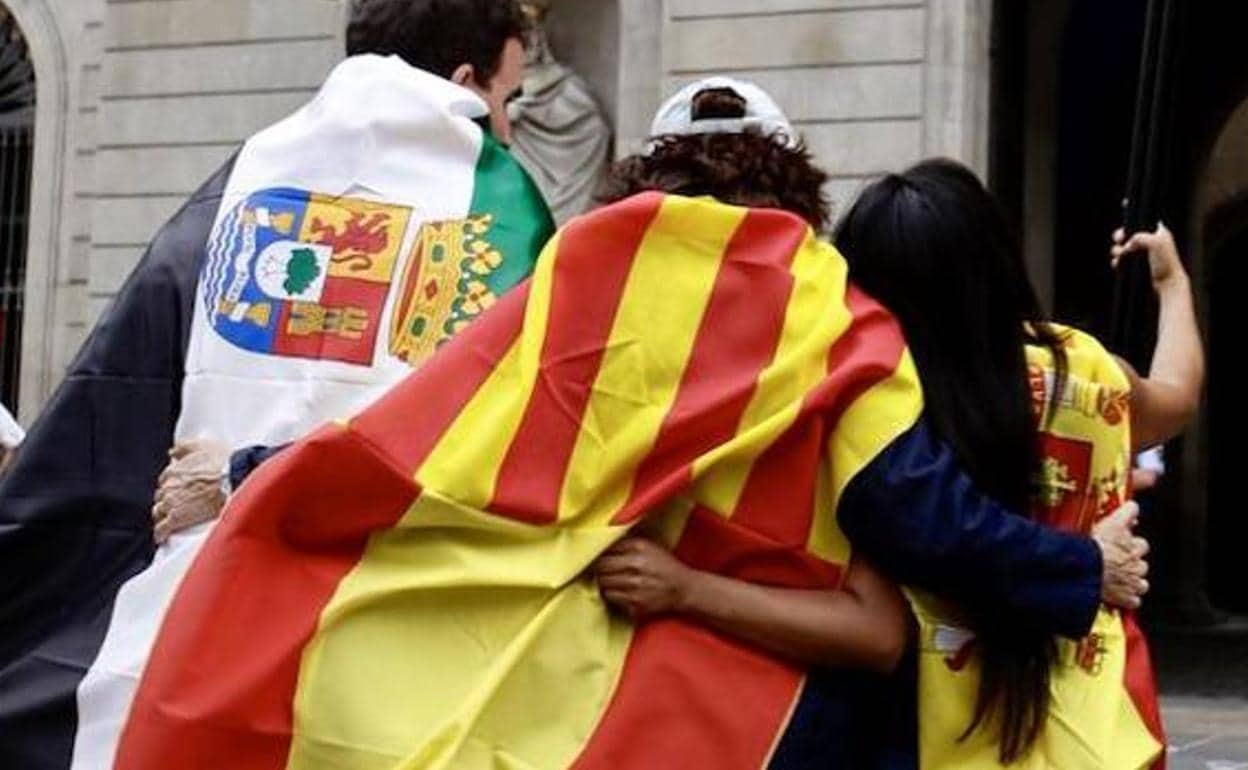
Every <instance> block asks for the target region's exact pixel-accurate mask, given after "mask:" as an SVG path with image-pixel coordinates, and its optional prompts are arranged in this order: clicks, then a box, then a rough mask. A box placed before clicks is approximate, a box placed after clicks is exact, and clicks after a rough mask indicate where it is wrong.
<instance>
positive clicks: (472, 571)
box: [116, 193, 922, 770]
mask: <svg viewBox="0 0 1248 770" xmlns="http://www.w3.org/2000/svg"><path fill="white" fill-rule="evenodd" d="M921 408H922V403H921V394H920V389H919V385H918V380H917V377H916V374H915V370H914V366H913V364H912V362H911V359H910V356H909V354H908V352H907V351H906V348H905V345H904V342H903V339H902V336H901V333H900V330H899V327H898V325H897V323H896V322H895V321H894V319H893V318H892V317H891V316H890V315H889V314H888V313H887V312H886V311H885V310H884V309H883V308H882V307H881V306H879V305H878V304H876V303H875V302H874V301H872V300H871V299H870V298H868V297H866V296H865V295H863V294H862V293H860V292H859V291H857V290H856V289H855V288H853V287H852V286H850V285H848V283H847V280H846V264H845V261H844V260H843V259H842V258H841V256H840V255H839V254H838V253H837V252H836V250H835V249H833V248H832V247H831V246H829V245H827V244H826V243H823V242H820V241H819V240H818V239H817V237H816V235H815V234H814V233H813V232H812V231H811V229H810V228H809V227H808V226H806V225H805V223H804V222H802V220H800V219H798V218H797V217H795V216H792V215H790V214H787V213H784V212H780V211H774V210H764V209H746V208H738V207H732V206H727V205H723V204H721V203H718V202H715V201H713V200H711V199H706V198H699V199H691V198H682V197H677V196H663V195H660V194H656V193H647V194H643V195H640V196H637V197H634V198H631V199H628V200H626V201H623V202H621V203H618V204H615V205H613V206H609V207H607V208H604V209H602V210H600V211H598V212H596V213H594V214H591V215H588V216H585V217H581V218H578V219H575V220H573V221H572V222H570V223H569V224H568V225H567V226H566V227H565V228H563V229H562V230H561V231H560V232H559V233H558V234H557V235H556V236H555V238H554V239H553V240H552V241H551V243H550V244H549V245H548V246H547V247H546V249H545V251H544V252H543V254H542V256H541V258H540V259H539V261H538V267H537V271H536V274H535V276H534V278H533V279H532V280H531V282H530V283H528V284H526V285H524V286H522V287H521V288H520V289H518V290H516V291H514V292H512V293H511V294H508V295H507V296H505V297H503V298H502V299H501V300H500V301H499V302H498V304H497V305H495V306H494V308H492V309H491V310H490V311H489V312H487V313H485V314H483V315H482V317H481V318H480V319H479V320H478V321H477V322H476V323H474V324H473V325H472V326H470V327H468V329H466V330H465V331H464V332H463V333H462V334H460V335H458V336H456V337H455V339H454V340H453V341H451V342H450V343H449V344H448V345H447V346H446V347H445V348H443V350H442V351H441V352H440V353H439V354H438V355H436V356H435V357H434V358H433V359H431V360H430V361H429V363H428V364H427V365H426V366H425V367H423V368H422V369H420V370H418V371H417V372H415V373H414V374H412V375H411V376H410V377H409V378H408V379H407V380H405V381H404V382H403V383H402V384H400V385H399V386H397V387H396V388H394V389H393V390H391V391H390V392H389V393H388V394H387V395H386V396H385V397H383V398H382V399H381V400H380V401H379V402H377V403H376V404H374V405H373V406H371V407H370V408H368V409H367V410H365V411H364V412H363V413H361V414H359V415H358V416H357V417H355V418H354V419H351V420H349V421H347V422H345V423H342V424H335V425H329V426H326V427H323V428H321V429H319V430H318V431H317V432H315V433H314V434H312V435H310V436H309V437H307V438H305V439H304V440H303V441H301V442H300V443H298V444H297V445H296V446H295V447H293V448H292V449H291V450H289V451H287V452H284V453H282V454H281V455H279V456H278V457H277V458H275V459H274V460H272V461H271V462H270V463H268V464H266V465H265V466H263V467H262V468H261V469H260V470H259V471H258V472H257V473H256V474H255V475H254V477H253V478H251V479H250V480H249V481H248V482H247V483H246V484H245V485H244V486H243V488H242V489H241V490H240V491H239V493H238V495H237V497H236V498H235V499H234V501H233V502H232V503H231V505H230V506H229V507H228V508H227V510H226V512H225V515H224V519H223V521H222V522H221V524H220V525H219V526H218V527H217V529H216V530H215V531H214V532H213V534H212V536H211V537H210V539H209V541H208V542H207V543H206V545H205V547H204V549H203V550H202V551H201V552H200V554H199V556H198V558H197V560H196V561H195V562H194V564H193V565H192V567H191V569H190V571H189V573H188V574H187V576H186V578H185V580H184V582H183V583H182V585H181V587H180V589H179V591H178V594H177V595H176V597H175V598H174V601H173V604H172V606H171V608H170V610H169V612H168V614H167V615H166V616H165V620H164V623H163V626H162V628H161V631H160V633H159V636H158V639H157V643H156V647H155V649H154V652H153V656H152V659H151V661H150V663H149V664H148V666H147V668H146V670H145V671H144V674H143V678H142V680H141V682H140V684H139V690H138V693H137V696H136V699H135V702H134V704H133V706H132V708H131V711H130V714H129V719H128V721H127V724H126V727H125V730H124V733H123V735H122V739H121V743H120V746H119V749H118V755H117V759H116V766H117V767H119V768H125V769H126V770H150V769H151V768H179V769H180V770H182V769H188V768H227V767H228V768H231V770H262V769H263V770H278V769H279V768H289V769H290V770H304V769H307V768H350V769H351V770H373V769H374V768H376V769H378V770H380V769H381V768H386V769H387V770H395V769H397V768H515V769H517V770H518V769H520V768H526V769H527V768H535V769H536V768H571V767H574V768H579V769H581V770H589V769H590V768H663V767H696V768H703V767H716V768H759V767H764V766H769V765H770V766H773V767H794V766H799V765H800V764H801V763H802V762H806V761H809V760H810V758H811V757H817V756H818V747H817V746H813V747H812V746H811V745H810V743H809V741H811V740H819V739H826V740H843V738H844V736H816V737H815V738H812V736H811V735H810V734H809V730H807V731H806V734H804V735H799V733H802V728H801V726H802V725H807V726H808V725H810V724H817V723H818V715H817V714H816V713H812V712H817V710H818V708H819V698H818V693H817V692H816V688H814V687H812V686H811V681H812V678H811V677H809V676H808V672H807V671H805V670H803V669H801V668H799V667H796V666H794V665H792V664H790V663H788V662H785V661H783V660H780V659H778V658H775V657H772V656H770V655H768V654H765V653H763V652H760V651H758V650H756V649H753V648H751V647H748V646H746V645H743V644H739V643H737V642H735V641H733V640H731V639H729V638H726V637H723V636H720V635H717V634H715V633H713V632H711V631H709V630H707V629H705V628H702V627H699V626H698V625H696V624H693V623H690V622H687V621H684V620H682V619H679V618H675V617H673V618H662V619H658V620H654V621H651V622H648V623H645V624H643V625H641V626H634V625H632V624H631V623H630V622H629V621H628V620H627V619H624V618H621V617H619V616H618V615H615V614H613V613H612V612H610V611H609V610H608V609H607V607H606V606H605V605H604V604H603V602H602V600H601V598H600V597H599V594H598V592H597V589H596V587H595V585H594V583H593V581H592V579H591V578H589V577H587V576H586V568H587V567H588V566H589V565H590V564H591V563H592V562H593V560H594V559H595V557H597V556H598V555H599V554H600V553H602V552H603V550H605V549H606V548H607V547H608V546H609V545H610V544H611V543H613V542H614V541H616V540H617V539H619V538H620V537H622V536H623V535H624V534H625V533H627V532H628V531H629V530H630V529H632V528H634V527H646V528H649V529H650V531H651V532H653V533H655V534H656V536H660V537H665V538H667V539H668V542H669V543H671V544H672V545H673V546H674V548H675V550H676V553H677V554H678V555H679V556H680V557H681V558H682V559H683V560H684V561H686V562H687V563H689V564H692V565H694V566H696V567H698V568H701V569H706V570H714V571H717V572H720V573H722V574H726V575H731V576H735V577H738V578H744V579H748V580H752V581H756V582H762V583H768V584H773V585H779V586H790V587H808V588H826V589H835V588H836V587H837V586H838V585H839V584H840V581H841V579H842V574H843V571H844V568H845V565H846V564H847V562H848V560H849V557H850V548H849V544H848V542H847V541H846V540H845V538H844V536H843V535H842V533H841V530H840V528H839V527H838V525H837V521H836V510H837V503H838V498H839V496H840V494H841V492H842V490H844V489H845V486H846V484H847V483H848V482H849V481H850V480H851V479H852V478H853V477H854V475H855V474H856V473H857V472H858V471H859V470H861V469H862V468H863V466H864V465H865V464H866V463H867V462H869V461H870V460H871V459H872V458H873V457H874V456H876V455H877V454H879V453H880V452H881V451H882V450H883V449H884V448H885V447H886V446H887V445H888V444H889V443H890V442H892V441H893V440H894V439H895V438H897V437H898V436H899V435H901V434H902V433H903V432H905V431H906V430H907V429H908V428H910V427H911V426H912V425H913V424H914V423H915V421H916V420H917V418H918V416H919V413H920V410H921ZM799 739H800V740H802V741H806V743H803V744H802V745H801V746H797V745H796V744H795V743H794V742H795V741H798V740H799Z"/></svg>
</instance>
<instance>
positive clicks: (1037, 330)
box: [836, 160, 1066, 764]
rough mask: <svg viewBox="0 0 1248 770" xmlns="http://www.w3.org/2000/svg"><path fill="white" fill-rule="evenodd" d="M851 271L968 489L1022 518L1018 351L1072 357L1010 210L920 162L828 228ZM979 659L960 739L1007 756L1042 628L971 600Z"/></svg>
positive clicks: (1035, 716)
mask: <svg viewBox="0 0 1248 770" xmlns="http://www.w3.org/2000/svg"><path fill="white" fill-rule="evenodd" d="M836 244H837V247H838V248H839V249H840V250H841V251H842V252H843V253H844V255H845V258H846V260H848V262H849V266H850V277H851V278H852V279H853V280H854V282H855V283H857V284H858V285H859V286H861V287H862V288H863V289H864V290H865V291H867V292H868V293H870V294H871V295H873V296H874V297H875V298H876V299H878V300H879V301H880V302H882V303H884V305H885V306H887V307H888V308H889V309H891V310H892V312H893V313H894V314H895V315H896V316H897V318H898V320H899V321H900V322H901V325H902V328H903V329H904V331H905V334H906V338H907V341H908V342H909V344H910V349H911V352H912V353H913V355H914V359H915V364H916V366H917V367H918V370H919V376H920V379H921V380H922V382H923V395H924V399H925V400H926V415H927V419H928V420H929V421H930V423H931V425H932V426H933V428H934V429H935V431H936V432H937V433H938V434H939V435H940V436H941V437H942V438H943V439H944V440H946V441H947V442H949V444H951V445H952V447H953V449H954V452H955V454H956V456H957V458H958V460H959V462H961V463H962V466H963V467H964V468H965V469H966V470H967V471H968V472H969V473H970V475H971V477H972V478H973V479H974V480H975V483H976V484H977V485H978V486H979V487H980V488H981V489H982V490H983V491H985V492H987V493H989V494H991V495H992V496H994V497H996V498H997V499H998V500H1000V501H1001V502H1003V503H1005V504H1006V505H1008V506H1010V507H1011V508H1012V509H1013V510H1015V511H1018V512H1020V513H1026V512H1027V511H1029V509H1030V504H1031V490H1032V484H1031V480H1032V477H1033V474H1034V473H1035V471H1036V468H1037V464H1038V461H1039V457H1038V441H1037V435H1036V433H1037V423H1036V417H1035V411H1034V409H1033V405H1032V397H1031V391H1030V387H1029V384H1028V370H1027V361H1026V358H1025V352H1024V346H1025V345H1027V344H1032V345H1042V346H1044V347H1047V348H1048V349H1049V350H1050V351H1052V354H1053V357H1054V361H1056V363H1057V367H1056V368H1057V373H1058V376H1057V387H1056V389H1055V390H1054V391H1053V393H1052V394H1051V397H1053V396H1056V394H1057V393H1058V392H1060V388H1061V387H1062V383H1063V382H1064V380H1065V372H1066V358H1065V354H1064V348H1063V346H1062V339H1061V337H1060V335H1059V333H1058V332H1057V331H1056V330H1054V329H1053V327H1051V326H1050V325H1049V324H1048V323H1046V321H1045V316H1044V314H1043V311H1042V310H1041V308H1040V303H1039V301H1038V300H1037V299H1036V293H1035V290H1034V289H1033V288H1032V285H1031V283H1030V281H1029V280H1028V278H1027V271H1026V267H1025V264H1024V261H1023V255H1022V249H1021V246H1020V243H1019V240H1018V238H1017V237H1016V235H1015V233H1014V232H1013V229H1012V228H1011V227H1010V225H1009V222H1008V219H1007V217H1006V216H1005V214H1004V212H1003V211H1002V209H1001V208H1000V206H999V205H998V204H997V202H996V200H995V199H994V198H993V197H992V195H991V194H990V193H989V192H988V190H986V189H985V188H984V186H983V184H981V183H980V181H979V179H978V178H976V176H975V175H974V174H973V173H972V172H971V171H970V170H969V169H967V168H966V167H964V166H962V165H960V164H958V163H955V162H953V161H949V160H931V161H925V162H923V163H920V164H919V165H917V166H914V167H913V168H911V169H910V170H908V171H906V172H905V173H902V174H890V175H888V176H886V177H884V178H883V179H881V180H879V181H877V182H875V183H874V184H872V185H871V186H870V187H868V188H867V189H866V190H865V191H864V192H863V193H862V195H861V196H860V197H859V198H858V201H857V202H856V203H855V204H854V206H853V207H852V208H851V210H850V211H849V212H848V213H847V214H846V216H845V218H844V219H843V220H842V221H841V223H840V225H839V226H838V227H837V229H836ZM965 609H966V611H967V613H968V616H969V620H970V622H971V623H972V624H973V625H974V627H975V632H976V637H977V642H976V644H977V651H978V652H979V659H980V663H981V671H982V675H981V679H980V686H979V693H978V697H977V700H976V704H975V713H974V717H973V719H972V721H971V724H970V725H969V726H968V727H967V730H966V733H965V734H964V735H963V736H962V737H963V738H964V739H965V738H966V737H967V736H969V735H970V734H971V733H972V732H973V731H974V730H976V729H977V728H979V727H980V726H985V727H987V726H992V727H995V728H996V730H997V732H998V745H999V755H1000V759H1001V762H1002V763H1003V764H1010V763H1012V762H1014V761H1016V760H1017V759H1019V758H1021V757H1022V756H1023V755H1025V754H1026V753H1027V751H1028V750H1029V749H1030V748H1031V747H1032V746H1033V745H1034V744H1035V742H1036V739H1037V738H1038V737H1039V735H1040V732H1041V729H1042V728H1043V725H1044V720H1045V718H1046V716H1047V714H1048V709H1049V672H1050V668H1051V666H1052V663H1053V659H1054V656H1055V654H1056V647H1055V644H1054V641H1053V638H1052V636H1051V635H1050V634H1047V633H1045V632H1044V631H1043V630H1041V629H1038V628H1035V627H1034V626H1033V625H1031V624H1029V623H1028V622H1027V619H1026V618H1019V617H1008V616H1005V615H994V614H993V608H992V607H966V608H965Z"/></svg>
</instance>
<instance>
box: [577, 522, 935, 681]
mask: <svg viewBox="0 0 1248 770" xmlns="http://www.w3.org/2000/svg"><path fill="white" fill-rule="evenodd" d="M595 572H596V574H597V577H598V583H599V587H600V589H601V591H602V594H603V597H604V598H605V599H606V600H607V601H608V602H609V603H611V604H613V605H615V606H617V607H619V608H621V609H623V610H625V611H627V612H629V614H631V615H632V616H633V617H634V618H637V619H644V618H646V617H649V616H653V615H660V614H677V615H683V616H685V617H687V618H689V619H690V620H693V621H695V622H698V623H701V624H703V625H706V626H709V627H710V628H713V629H715V630H716V631H719V632H721V633H723V634H726V635H728V636H732V637H735V638H737V639H740V640H742V641H745V642H748V643H750V644H753V645H755V646H757V647H761V648H763V649H765V650H767V651H769V652H772V653H775V654H777V655H781V656H783V657H786V658H789V659H791V660H795V661H798V662H800V663H804V664H808V665H819V666H836V667H848V668H865V669H871V670H874V671H879V672H888V671H891V670H893V669H894V668H895V667H896V666H897V663H898V661H899V660H900V659H901V656H902V653H903V652H904V651H905V647H906V644H907V641H908V638H909V631H910V612H909V608H908V606H907V605H906V601H905V598H904V597H903V596H902V595H901V592H900V591H899V590H898V589H897V587H896V586H895V585H893V584H892V583H891V582H889V581H888V580H887V579H885V578H884V577H883V576H882V575H881V574H880V573H878V572H876V571H875V569H874V568H872V567H871V565H870V564H868V563H867V562H865V561H863V560H861V559H855V561H854V563H853V564H852V565H851V566H850V569H849V574H848V575H847V576H846V579H845V583H844V585H843V586H842V587H841V589H840V590H801V589H790V588H776V587H772V586H764V585H758V584H755V583H747V582H745V581H743V580H737V579H734V578H729V577H724V576H722V575H716V574H713V573H710V572H703V571H700V570H696V569H693V568H692V567H689V566H687V565H685V564H683V563H681V562H680V561H679V560H678V559H677V558H676V557H675V556H673V555H672V554H671V553H670V552H668V551H667V549H665V548H664V547H663V546H661V545H659V544H657V543H654V542H652V541H650V540H646V539H644V538H640V537H630V538H626V539H624V540H622V541H620V542H619V543H617V544H616V545H615V546H614V547H612V548H611V549H610V550H609V551H607V552H606V553H605V554H603V556H602V557H601V558H599V560H598V562H597V563H596V564H595Z"/></svg>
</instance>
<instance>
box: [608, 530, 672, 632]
mask: <svg viewBox="0 0 1248 770" xmlns="http://www.w3.org/2000/svg"><path fill="white" fill-rule="evenodd" d="M593 570H594V573H595V574H596V575H597V577H598V589H599V590H600V591H601V592H602V596H603V598H604V599H606V600H607V603H609V604H611V605H613V606H615V607H618V608H620V609H622V610H624V611H626V612H627V613H628V614H629V615H630V616H632V617H633V618H634V619H640V618H645V617H648V616H651V615H660V614H662V613H665V612H677V611H679V610H680V608H681V606H682V605H683V604H684V603H685V600H686V598H687V596H688V592H689V587H690V584H691V582H692V580H693V576H694V575H695V572H694V570H693V569H691V568H689V567H687V566H685V565H684V564H682V563H681V561H680V560H679V559H677V558H676V557H675V556H673V555H672V553H671V552H670V551H668V550H667V549H666V548H664V547H663V546H661V545H659V544H658V543H655V542H653V541H651V540H647V539H645V538H642V537H626V538H624V539H623V540H621V541H620V542H618V543H616V544H615V545H613V546H612V547H611V548H609V549H608V550H607V551H606V553H604V554H603V555H602V556H600V557H598V561H596V562H595V563H594V567H593Z"/></svg>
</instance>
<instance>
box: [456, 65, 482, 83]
mask: <svg viewBox="0 0 1248 770" xmlns="http://www.w3.org/2000/svg"><path fill="white" fill-rule="evenodd" d="M451 82H452V83H454V84H455V85H457V86H474V85H476V83H477V71H476V70H475V69H473V66H472V65H471V64H468V63H466V62H465V63H464V64H461V65H459V66H458V67H456V68H455V71H454V72H452V73H451Z"/></svg>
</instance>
